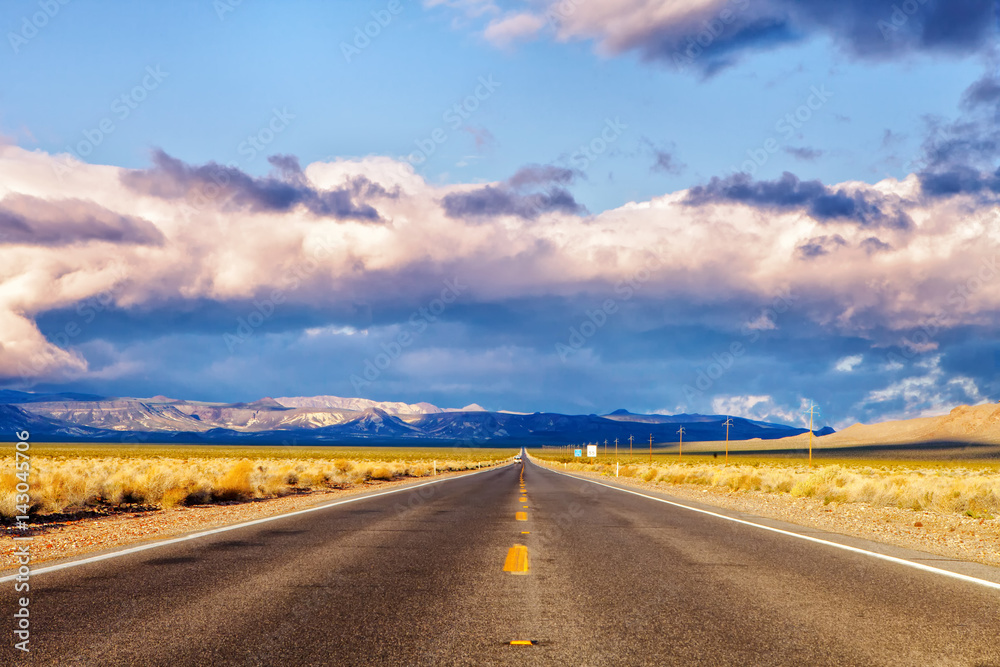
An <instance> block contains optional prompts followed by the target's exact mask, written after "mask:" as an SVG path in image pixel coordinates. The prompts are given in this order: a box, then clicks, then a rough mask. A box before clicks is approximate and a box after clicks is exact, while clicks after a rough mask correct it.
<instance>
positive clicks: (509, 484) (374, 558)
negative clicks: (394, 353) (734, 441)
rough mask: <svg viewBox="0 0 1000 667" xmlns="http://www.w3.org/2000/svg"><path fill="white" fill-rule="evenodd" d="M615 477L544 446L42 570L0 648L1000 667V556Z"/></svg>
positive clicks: (413, 661) (229, 660)
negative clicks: (967, 554)
mask: <svg viewBox="0 0 1000 667" xmlns="http://www.w3.org/2000/svg"><path fill="white" fill-rule="evenodd" d="M613 486H614V484H613V481H609V482H602V483H595V482H594V481H589V480H583V479H578V478H575V477H571V476H567V475H565V474H561V473H559V472H557V471H553V470H549V469H546V468H543V467H540V466H538V465H536V464H534V463H532V462H531V461H526V462H525V463H524V464H516V463H515V464H510V465H505V466H502V467H498V468H492V469H489V470H486V471H483V472H479V473H475V474H470V475H465V476H459V477H453V478H449V479H445V480H440V481H435V482H431V483H417V484H414V485H410V486H408V487H405V488H402V489H398V490H394V491H393V492H390V493H385V492H381V493H372V494H367V495H365V496H361V497H356V498H353V499H351V500H349V501H347V502H344V501H340V502H337V503H335V504H331V505H329V506H325V507H323V508H320V509H316V510H312V511H306V512H300V513H296V514H293V515H289V516H285V517H281V518H278V519H275V520H268V521H263V522H258V523H255V524H253V525H247V526H242V527H237V528H235V529H232V530H225V531H221V532H214V533H212V534H208V535H204V536H202V537H197V538H195V539H189V540H184V541H172V542H171V543H167V544H162V545H159V546H156V547H155V548H150V549H145V550H140V551H134V552H131V553H127V554H124V555H117V556H115V557H112V558H107V559H105V560H99V561H96V562H89V563H82V564H76V565H72V566H70V567H66V568H64V569H59V570H55V571H48V572H45V571H42V569H43V567H44V566H39V568H38V569H39V571H40V573H38V574H36V575H33V576H32V577H31V606H30V608H31V644H30V645H31V649H32V650H31V653H30V655H29V656H27V657H25V656H24V655H23V654H21V653H20V652H18V651H16V650H14V648H13V643H14V642H13V641H12V640H11V639H10V632H9V630H5V634H7V635H8V640H7V641H5V642H4V643H3V645H2V646H0V664H10V665H13V664H36V665H101V666H109V665H171V666H178V665H573V666H580V665H979V666H985V665H997V666H1000V586H997V584H996V582H1000V571H998V570H996V569H994V568H988V567H986V566H979V565H974V564H969V563H962V562H957V561H949V560H947V559H943V558H940V557H936V556H931V555H929V554H923V553H920V552H914V551H908V550H904V549H896V548H893V547H887V546H885V545H878V544H875V543H871V542H864V541H861V540H854V539H851V538H845V537H842V536H836V535H829V534H825V533H822V532H820V531H816V530H811V529H804V528H801V527H795V526H790V525H788V524H779V523H777V522H773V521H767V520H763V519H757V518H753V517H746V516H743V515H738V514H736V513H732V512H726V511H724V510H716V509H714V508H706V507H703V506H698V505H695V504H693V503H689V502H684V503H681V504H683V505H686V506H687V507H681V506H678V505H676V504H671V503H669V502H662V500H657V499H658V498H659V499H666V500H669V498H668V497H667V496H663V495H660V494H657V493H655V492H647V491H641V492H639V493H637V492H636V491H634V490H633V491H628V490H619V489H617V488H613ZM706 510H707V511H706ZM727 517H729V518H727ZM732 519H737V520H732ZM750 524H759V525H750ZM760 526H768V527H770V528H772V529H771V530H769V529H767V528H762V527H760ZM774 529H777V530H774ZM831 542H832V543H836V544H841V545H847V546H849V547H853V550H852V549H850V548H849V549H845V548H840V547H837V546H835V544H831ZM879 555H881V557H879ZM886 556H889V557H888V558H886ZM921 568H924V569H921ZM927 568H930V569H927ZM941 570H945V571H946V572H942V571H941ZM947 571H951V572H955V573H958V576H951V575H948V574H947ZM991 583H992V584H993V586H992V587H991V585H990V584H991ZM18 595H19V594H17V593H15V592H14V590H13V584H12V583H11V582H9V581H7V582H5V583H3V584H0V604H2V607H3V609H5V610H8V611H10V610H13V609H14V608H15V604H16V599H17V597H18ZM4 617H6V618H7V621H6V622H7V624H8V626H7V627H8V628H11V627H12V624H11V620H12V619H11V615H10V614H9V613H6V612H5V613H4ZM512 642H514V643H513V644H512Z"/></svg>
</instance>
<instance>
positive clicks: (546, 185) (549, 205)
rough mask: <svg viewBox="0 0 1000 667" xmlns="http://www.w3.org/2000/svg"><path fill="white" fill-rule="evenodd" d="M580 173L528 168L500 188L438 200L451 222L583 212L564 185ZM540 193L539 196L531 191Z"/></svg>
mask: <svg viewBox="0 0 1000 667" xmlns="http://www.w3.org/2000/svg"><path fill="white" fill-rule="evenodd" d="M578 174H579V172H577V171H574V170H572V169H565V168H563V167H556V166H553V165H529V166H527V167H523V168H521V169H519V170H518V171H517V172H516V173H515V174H514V175H513V176H511V177H510V178H509V179H507V180H506V181H504V182H503V183H501V184H499V185H486V186H483V187H481V188H477V189H475V190H469V191H468V192H454V193H452V194H449V195H445V197H444V198H443V199H442V200H441V205H442V207H443V208H444V211H445V213H446V214H447V215H448V216H449V217H452V218H490V217H494V216H498V215H516V216H518V217H521V218H525V219H528V220H531V219H534V218H537V217H538V216H539V215H542V214H543V213H549V212H552V211H560V212H563V213H582V212H584V211H585V209H584V208H583V206H582V205H580V204H579V203H578V202H577V201H576V199H574V197H573V195H572V194H571V193H570V192H569V191H568V190H566V188H565V187H563V186H564V185H569V184H570V183H572V182H573V180H574V179H575V178H576V177H577V175H578ZM537 189H541V190H542V191H541V192H531V190H537Z"/></svg>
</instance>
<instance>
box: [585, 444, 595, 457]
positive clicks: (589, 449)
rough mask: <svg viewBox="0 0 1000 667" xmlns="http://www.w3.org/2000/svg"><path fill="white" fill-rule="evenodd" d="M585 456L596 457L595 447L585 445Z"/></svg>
mask: <svg viewBox="0 0 1000 667" xmlns="http://www.w3.org/2000/svg"><path fill="white" fill-rule="evenodd" d="M587 456H597V445H587Z"/></svg>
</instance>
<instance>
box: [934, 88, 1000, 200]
mask: <svg viewBox="0 0 1000 667" xmlns="http://www.w3.org/2000/svg"><path fill="white" fill-rule="evenodd" d="M961 106H962V109H963V114H962V115H961V116H960V117H959V118H957V119H955V120H953V121H945V120H942V119H938V118H935V119H931V120H930V123H929V128H928V133H927V137H926V138H925V139H924V142H923V153H924V156H923V158H922V160H921V161H920V170H919V172H918V175H919V178H920V184H921V188H922V191H923V193H924V194H925V195H927V196H929V197H954V196H957V195H963V194H965V195H977V196H978V197H979V198H980V200H989V199H995V197H994V195H996V194H997V193H1000V169H997V166H996V161H997V160H998V159H1000V124H998V123H997V120H998V119H1000V78H998V77H997V76H996V75H994V74H987V75H985V76H984V77H982V78H981V79H979V80H978V81H976V82H975V83H973V84H972V85H971V86H969V87H968V88H967V89H966V90H965V92H964V94H963V96H962V104H961Z"/></svg>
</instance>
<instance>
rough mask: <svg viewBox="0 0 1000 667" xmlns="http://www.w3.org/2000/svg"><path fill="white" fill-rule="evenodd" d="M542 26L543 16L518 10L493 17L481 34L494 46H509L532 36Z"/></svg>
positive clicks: (543, 23)
mask: <svg viewBox="0 0 1000 667" xmlns="http://www.w3.org/2000/svg"><path fill="white" fill-rule="evenodd" d="M544 26H545V19H544V18H543V17H541V16H537V15H535V14H531V13H529V12H520V13H516V14H508V15H507V16H504V17H502V18H497V19H493V20H492V21H490V24H489V25H488V26H486V30H484V31H483V36H484V37H485V38H486V39H487V40H488V41H489V42H491V43H493V44H495V45H496V46H509V45H511V44H512V43H514V42H518V41H524V40H527V39H531V38H534V37H535V36H536V35H537V34H538V32H539V31H540V30H541V29H542V28H543V27H544Z"/></svg>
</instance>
